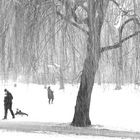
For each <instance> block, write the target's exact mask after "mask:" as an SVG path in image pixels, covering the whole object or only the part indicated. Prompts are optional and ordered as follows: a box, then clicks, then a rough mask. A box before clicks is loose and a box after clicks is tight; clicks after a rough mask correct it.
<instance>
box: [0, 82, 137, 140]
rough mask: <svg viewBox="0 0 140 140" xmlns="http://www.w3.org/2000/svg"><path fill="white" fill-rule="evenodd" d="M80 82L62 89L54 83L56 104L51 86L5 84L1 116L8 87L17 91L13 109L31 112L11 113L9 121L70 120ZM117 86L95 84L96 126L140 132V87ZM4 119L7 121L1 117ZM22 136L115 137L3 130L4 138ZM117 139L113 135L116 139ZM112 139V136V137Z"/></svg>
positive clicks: (93, 111) (0, 94) (0, 91)
mask: <svg viewBox="0 0 140 140" xmlns="http://www.w3.org/2000/svg"><path fill="white" fill-rule="evenodd" d="M78 87H79V86H78V85H74V86H72V85H69V84H66V85H65V90H59V85H52V86H51V88H52V90H53V91H54V96H55V99H54V103H53V104H50V105H49V104H48V99H47V89H44V86H43V85H35V84H29V85H26V84H17V87H14V84H13V83H8V84H1V86H0V118H1V119H2V118H3V114H4V110H3V98H4V92H3V90H4V88H7V89H8V90H9V91H11V93H12V94H13V97H14V100H13V110H14V112H15V111H16V108H19V109H21V110H22V111H23V112H26V113H28V114H29V116H28V117H26V116H23V117H21V116H17V117H16V119H14V120H13V119H11V118H12V117H11V114H10V113H8V120H6V121H10V122H11V121H12V122H14V121H20V122H22V121H27V122H28V121H30V122H33V121H35V122H52V123H70V122H71V121H72V118H73V115H74V106H75V103H76V96H77V92H78ZM114 89H115V85H107V84H106V85H101V86H98V85H95V86H94V88H93V93H92V99H91V107H90V119H91V122H92V124H93V125H95V126H97V127H99V128H106V129H112V130H123V131H124V130H126V131H138V132H140V87H138V86H134V85H125V86H123V87H122V90H119V91H118V90H114ZM1 121H3V120H1ZM8 136H12V138H15V139H16V138H17V139H18V137H21V136H22V138H31V137H33V138H34V139H39V137H40V138H41V139H46V138H49V139H56V138H57V139H62V138H64V139H66V140H71V139H74V138H75V139H80V140H81V139H85V138H88V139H93V138H94V139H99V140H100V139H105V140H106V139H107V140H109V139H111V138H105V137H104V138H103V137H91V136H73V135H70V136H67V135H60V134H47V135H46V134H45V135H43V134H32V133H27V134H25V133H22V132H9V131H8V132H7V131H2V130H0V137H2V138H4V139H6V138H8ZM115 139H116V140H117V138H113V140H115ZM111 140H112V139H111Z"/></svg>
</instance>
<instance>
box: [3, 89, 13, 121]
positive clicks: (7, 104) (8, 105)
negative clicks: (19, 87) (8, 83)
mask: <svg viewBox="0 0 140 140" xmlns="http://www.w3.org/2000/svg"><path fill="white" fill-rule="evenodd" d="M4 92H5V97H4V118H3V119H7V112H8V109H9V110H10V112H11V115H12V117H13V118H15V115H14V112H13V110H12V100H13V96H12V94H11V93H10V92H9V91H8V90H7V89H4Z"/></svg>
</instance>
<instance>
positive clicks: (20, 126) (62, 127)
mask: <svg viewBox="0 0 140 140" xmlns="http://www.w3.org/2000/svg"><path fill="white" fill-rule="evenodd" d="M96 127H97V126H92V127H87V128H79V127H73V126H71V125H69V124H66V123H45V122H19V121H0V130H6V131H13V132H28V133H40V134H49V133H50V134H53V133H54V134H55V133H58V134H62V135H67V134H72V135H80V136H82V135H83V136H103V137H110V138H111V137H113V138H130V139H131V138H132V139H133V138H138V139H140V132H129V131H117V130H109V129H105V128H102V127H99V128H96Z"/></svg>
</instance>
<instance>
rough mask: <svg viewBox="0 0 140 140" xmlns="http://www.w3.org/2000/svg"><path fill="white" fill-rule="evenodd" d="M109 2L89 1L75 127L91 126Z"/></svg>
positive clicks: (74, 120) (101, 0)
mask: <svg viewBox="0 0 140 140" xmlns="http://www.w3.org/2000/svg"><path fill="white" fill-rule="evenodd" d="M107 5H108V0H98V1H96V0H92V1H91V0H89V1H88V9H89V13H88V15H89V17H88V18H89V22H88V27H89V34H88V39H87V55H86V59H85V62H84V67H83V71H82V75H81V81H80V88H79V91H78V96H77V101H76V106H75V113H74V118H73V121H72V125H73V126H80V127H85V126H89V125H91V121H90V117H89V110H90V100H91V93H92V88H93V85H94V79H95V74H96V71H97V69H98V64H99V60H100V33H101V28H102V25H103V19H104V16H105V15H104V13H105V11H106V9H107Z"/></svg>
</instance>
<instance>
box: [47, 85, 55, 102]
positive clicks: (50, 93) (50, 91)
mask: <svg viewBox="0 0 140 140" xmlns="http://www.w3.org/2000/svg"><path fill="white" fill-rule="evenodd" d="M48 99H49V104H50V103H53V100H54V94H53V91H52V90H51V88H50V86H49V87H48Z"/></svg>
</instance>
